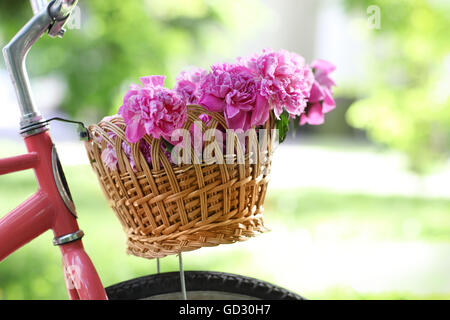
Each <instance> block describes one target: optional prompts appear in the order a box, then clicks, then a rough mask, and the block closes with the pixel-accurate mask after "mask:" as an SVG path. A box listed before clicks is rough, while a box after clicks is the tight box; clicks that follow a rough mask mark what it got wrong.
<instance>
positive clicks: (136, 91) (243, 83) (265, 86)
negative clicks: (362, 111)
mask: <svg viewBox="0 0 450 320" xmlns="http://www.w3.org/2000/svg"><path fill="white" fill-rule="evenodd" d="M334 69H335V66H334V65H333V64H331V63H329V62H327V61H324V60H316V61H314V62H313V63H312V64H311V65H308V64H306V63H305V60H304V58H303V57H301V56H300V55H298V54H296V53H292V52H288V51H286V50H279V51H274V50H271V49H266V50H263V51H262V52H261V53H258V54H254V55H252V56H249V57H245V58H238V59H236V61H235V62H234V63H217V64H214V65H213V66H211V71H209V72H208V71H206V70H203V69H201V68H193V69H191V70H187V71H182V72H181V73H180V74H179V75H178V77H177V78H176V84H175V86H174V88H173V89H168V88H166V87H164V80H165V77H164V76H159V75H158V76H147V77H142V78H140V80H141V83H142V85H135V84H133V85H131V86H130V89H129V91H128V92H127V93H126V94H125V97H124V99H123V105H122V106H121V107H120V108H119V111H118V114H117V115H115V116H120V117H122V118H123V120H124V122H125V124H126V130H125V135H126V138H127V140H128V142H130V143H139V149H140V151H141V153H142V154H143V155H144V156H145V158H146V160H147V162H148V163H149V164H150V163H151V157H150V155H151V152H150V145H149V144H148V142H147V141H146V140H145V139H143V137H144V136H145V135H149V136H151V137H153V138H155V139H160V140H161V146H162V150H163V151H164V152H166V153H170V150H171V149H172V148H173V146H174V145H175V143H176V142H175V141H174V139H173V133H174V131H176V130H177V129H180V128H181V127H182V126H183V124H184V123H185V121H186V119H187V105H200V106H202V107H204V108H205V109H206V110H208V111H211V112H218V113H221V114H222V115H223V116H224V119H225V121H226V125H227V127H228V129H232V130H236V131H239V130H243V131H247V130H249V129H252V128H260V127H261V126H263V125H264V124H265V123H266V122H267V121H268V119H269V117H270V115H271V113H273V116H274V117H275V119H276V120H275V121H276V127H277V129H278V130H279V133H278V134H279V138H280V142H282V140H284V137H285V136H286V132H287V130H288V128H289V126H288V123H289V121H290V120H293V121H298V122H299V124H300V125H304V124H310V125H319V124H322V123H323V122H324V114H325V113H327V112H329V111H331V110H333V109H334V108H335V102H334V99H333V91H332V87H333V86H335V85H336V84H335V82H334V81H333V79H332V78H331V77H330V74H331V72H333V71H334ZM113 117H114V116H113ZM209 120H210V119H209V117H208V115H206V114H203V115H201V116H200V117H199V121H202V122H204V123H206V124H207V123H208V121H209ZM122 149H123V150H124V152H125V153H126V155H127V157H128V158H129V159H130V163H131V164H133V159H132V154H131V148H130V145H129V144H127V143H125V142H123V145H122ZM102 160H103V162H104V163H105V164H106V166H107V167H108V168H109V169H111V170H116V169H117V155H116V154H115V150H114V148H113V146H109V145H108V147H107V148H106V149H104V150H103V151H102Z"/></svg>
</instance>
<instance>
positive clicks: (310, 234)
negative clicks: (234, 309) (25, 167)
mask: <svg viewBox="0 0 450 320" xmlns="http://www.w3.org/2000/svg"><path fill="white" fill-rule="evenodd" d="M80 8H81V9H80V11H79V12H78V15H77V16H76V17H75V18H76V19H74V20H72V22H71V30H68V32H67V33H66V35H65V36H64V38H63V39H50V38H48V37H43V38H42V39H41V40H40V41H39V42H38V43H37V44H36V46H35V47H34V48H33V50H32V52H31V53H30V55H29V59H28V67H29V74H30V76H31V79H32V86H33V89H35V93H36V96H37V101H38V105H39V106H40V107H41V109H42V110H43V113H44V115H46V116H48V117H50V116H51V115H54V114H58V115H60V114H62V115H65V116H66V117H73V118H76V119H80V120H82V121H85V122H86V123H91V122H95V121H97V120H99V119H100V118H102V117H103V116H105V115H107V114H112V113H114V112H116V111H117V108H118V107H119V106H120V101H121V97H122V96H123V94H124V92H125V91H126V88H127V86H128V85H129V84H130V83H132V82H137V81H138V80H137V79H138V78H139V77H140V76H143V75H148V74H165V75H167V77H168V80H167V84H168V86H169V87H171V86H172V85H173V83H174V79H175V76H176V74H177V73H178V72H179V71H180V70H181V69H182V68H183V67H184V66H189V65H198V66H201V67H205V68H207V67H208V66H209V65H210V64H211V63H213V62H216V61H224V60H225V61H229V60H231V59H233V58H234V57H236V56H239V55H246V54H249V53H251V52H254V51H256V50H260V49H262V48H265V47H273V48H276V49H278V48H285V49H288V50H292V51H296V52H298V53H300V54H302V55H303V56H305V58H306V59H307V61H309V62H310V61H312V60H313V59H316V58H322V59H328V60H330V61H332V62H333V63H334V64H336V65H337V70H336V76H335V78H336V81H337V83H338V87H337V88H336V99H337V103H338V107H337V109H336V110H335V111H333V112H332V113H330V114H327V118H326V120H327V122H326V124H325V125H323V126H320V127H302V128H297V127H295V130H294V129H293V130H292V134H291V135H290V137H289V138H288V140H287V141H286V142H285V143H284V144H283V145H282V146H280V147H279V150H277V154H276V158H275V159H274V167H273V174H272V179H273V181H272V183H271V185H270V189H269V194H268V198H267V200H266V205H265V215H266V221H267V225H268V226H269V227H270V228H271V229H272V231H271V232H269V233H267V234H264V235H261V236H259V237H258V238H255V239H252V240H249V241H248V242H245V243H240V244H234V245H229V246H220V247H216V248H207V249H206V248H205V249H201V250H198V251H195V252H191V253H187V254H185V255H184V260H185V268H186V269H187V270H199V269H203V270H216V271H226V272H234V273H239V274H245V275H249V276H253V277H256V278H261V279H264V280H267V281H270V282H274V283H277V284H279V285H281V286H284V287H286V288H288V289H291V290H294V291H296V292H298V293H300V294H302V295H305V296H306V297H308V298H312V299H422V298H424V299H448V298H450V276H449V273H448V270H450V188H449V181H450V164H449V157H448V155H449V145H450V95H449V93H450V87H449V85H450V78H449V76H448V75H449V74H450V50H449V49H450V48H449V45H450V41H448V37H446V32H447V31H448V30H450V19H449V18H448V17H449V16H450V4H449V2H448V1H445V0H442V1H439V0H433V1H430V0H399V1H394V0H391V1H388V0H384V1H383V0H373V1H372V0H367V1H365V0H362V1H359V0H342V1H338V0H320V1H317V0H299V1H297V0H283V1H269V0H267V1H264V0H260V1H258V0H247V1H226V2H225V1H218V0H216V1H214V0H209V1H207V0H191V1H177V0H170V1H167V0H166V1H163V0H153V1H150V0H135V1H128V2H126V3H124V2H123V1H118V0H109V1H82V0H80ZM30 15H31V9H30V7H29V4H28V2H27V1H13V0H4V1H2V2H1V3H0V45H2V46H3V45H5V44H6V43H7V41H8V39H10V38H11V37H12V36H13V35H14V33H15V32H16V31H17V30H18V29H19V28H20V27H21V26H22V25H23V24H24V22H25V21H26V20H27V19H28V18H29V17H30ZM0 99H1V100H0V101H1V104H2V108H3V110H4V115H3V117H2V119H0V135H1V137H2V139H1V140H0V146H1V148H0V155H1V156H11V155H15V154H18V153H21V152H24V151H25V150H24V147H23V146H22V145H21V144H20V139H19V137H18V135H17V133H16V132H17V124H18V113H17V112H16V111H15V109H14V104H15V100H14V94H13V92H12V90H11V86H10V84H8V78H7V75H6V72H5V70H4V65H3V64H2V63H0ZM52 132H54V136H55V140H56V142H57V145H58V147H59V153H60V155H61V158H62V162H63V164H64V165H65V168H66V175H67V178H68V180H69V183H70V186H71V189H72V193H73V195H74V199H75V203H76V206H77V209H78V212H79V217H80V218H79V223H80V226H81V228H82V229H83V230H84V231H85V233H86V234H87V236H86V237H85V240H84V243H85V247H86V249H87V251H88V253H89V254H90V256H91V258H92V260H93V262H94V264H95V265H96V267H97V268H98V271H99V274H100V276H101V278H102V280H103V282H104V284H105V285H111V284H113V283H116V282H118V281H123V280H127V279H129V278H133V277H137V276H142V275H146V274H149V273H154V272H155V271H156V266H155V262H154V261H148V260H145V259H142V258H136V257H132V256H126V255H125V253H124V252H125V241H124V240H125V239H124V236H119V235H122V231H121V228H120V224H119V222H118V221H117V220H116V219H115V217H114V215H113V213H112V211H111V210H110V209H109V208H108V206H107V204H106V200H105V199H104V198H103V194H102V193H101V190H100V188H99V186H98V183H97V180H96V177H95V175H94V173H93V172H92V170H91V169H90V167H89V166H88V165H87V160H86V158H85V155H84V150H83V147H82V145H81V143H78V142H76V135H75V133H73V132H72V131H71V130H70V128H67V127H66V126H62V125H54V126H52ZM35 189H36V185H35V182H34V178H33V173H32V172H24V173H16V174H12V175H8V176H2V177H0V209H1V210H0V217H1V216H3V215H4V214H6V213H7V212H8V210H11V209H12V208H14V207H15V206H16V205H17V204H19V203H20V202H21V201H23V199H25V197H27V196H29V195H30V194H32V193H33V191H34V190H35ZM51 239H52V235H51V233H50V232H47V233H46V234H44V235H42V236H41V237H40V238H38V239H37V240H36V241H33V242H32V243H30V244H28V245H27V246H25V247H24V248H23V249H21V250H20V251H18V252H17V253H14V254H13V255H11V256H10V257H8V258H7V259H6V260H5V261H3V262H2V263H0V298H3V299H55V298H56V299H66V298H67V295H66V293H65V289H64V285H63V279H62V272H61V262H60V256H59V252H58V249H57V248H55V247H53V246H52V245H51ZM0 245H1V244H0ZM176 269H177V260H176V258H175V257H168V258H165V259H163V260H162V270H163V271H173V270H176Z"/></svg>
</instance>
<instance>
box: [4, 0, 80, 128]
mask: <svg viewBox="0 0 450 320" xmlns="http://www.w3.org/2000/svg"><path fill="white" fill-rule="evenodd" d="M30 2H31V6H32V8H33V12H34V13H35V15H34V16H33V17H32V18H31V19H30V21H28V22H27V23H26V24H25V26H24V27H23V28H22V29H20V31H19V32H18V33H17V34H16V35H15V36H14V37H13V38H12V40H11V41H10V42H9V43H8V44H7V45H6V46H5V47H4V48H3V56H4V58H5V64H6V68H7V69H8V72H9V74H10V76H11V80H12V83H13V86H14V89H15V91H16V95H17V100H18V102H19V108H20V113H21V119H20V126H21V128H24V127H30V126H31V125H34V124H37V125H38V124H39V123H42V122H43V121H42V120H43V118H42V116H41V114H40V113H39V111H38V110H37V109H36V108H35V104H34V99H33V95H32V92H31V88H30V82H29V78H28V74H27V70H26V66H25V60H26V56H27V53H28V51H29V50H30V48H31V47H32V45H33V44H34V43H35V42H36V41H37V40H38V39H39V38H40V37H41V36H42V35H43V34H44V33H45V32H47V31H48V34H49V35H50V36H53V37H55V36H59V37H62V35H63V34H64V28H63V27H64V24H65V23H66V21H67V19H68V18H69V16H70V13H71V11H72V10H73V9H74V8H75V6H76V4H77V2H78V0H54V1H52V2H50V3H47V1H46V0H30ZM42 128H43V129H42V130H45V127H44V126H43V127H42ZM37 129H38V128H37ZM34 133H37V132H36V131H35V132H34Z"/></svg>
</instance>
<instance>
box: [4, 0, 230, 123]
mask: <svg viewBox="0 0 450 320" xmlns="http://www.w3.org/2000/svg"><path fill="white" fill-rule="evenodd" d="M220 5H221V4H220V3H219V2H218V1H206V0H193V1H189V2H186V1H160V0H154V1H150V0H140V1H136V0H135V1H125V2H124V1H122V0H108V1H79V6H80V7H81V10H80V12H81V14H80V18H81V24H80V25H81V29H80V30H69V31H70V32H66V35H65V36H64V38H63V39H51V38H50V37H43V38H42V39H40V41H38V42H37V43H36V45H35V47H34V48H33V49H32V51H31V53H30V55H29V58H28V60H29V62H28V66H29V74H30V75H32V76H39V75H44V74H47V73H48V72H55V73H59V74H61V75H62V76H63V78H64V79H65V81H67V86H68V88H70V90H68V92H67V94H66V97H65V99H64V101H63V103H62V106H61V107H62V109H63V110H64V111H66V112H68V113H69V114H71V115H78V116H80V113H83V114H86V113H87V114H88V115H90V116H94V117H97V118H98V117H101V116H103V115H105V114H106V113H111V112H115V111H117V108H118V107H119V106H120V99H121V96H122V95H123V89H124V88H123V85H128V84H129V83H132V82H134V83H136V82H138V78H139V77H140V76H143V75H148V74H168V73H169V72H168V70H169V66H170V65H171V63H173V61H176V60H177V59H179V58H180V57H186V56H198V57H199V59H201V56H202V55H201V53H202V52H203V51H205V47H206V46H207V45H208V46H209V45H210V42H213V41H215V40H214V38H219V37H217V35H218V33H220V32H221V26H222V25H223V24H224V23H225V22H226V17H227V16H230V12H229V11H223V10H221V7H220ZM235 7H236V6H235ZM31 15H32V12H31V7H30V5H29V2H28V1H26V0H20V1H17V0H2V1H1V2H0V45H2V46H3V45H5V44H6V42H7V41H8V40H9V39H10V38H12V36H13V35H14V34H15V33H16V32H17V31H18V30H19V28H20V27H21V26H22V25H23V24H24V23H25V21H26V20H27V19H29V18H30V17H31ZM211 30H213V31H212V32H213V33H215V34H214V35H215V37H214V36H211V34H210V33H211ZM205 33H207V34H208V36H207V37H206V36H205ZM0 60H1V61H2V62H1V63H3V59H0ZM173 78H174V77H173V76H172V77H169V79H168V85H169V86H170V85H171V84H173Z"/></svg>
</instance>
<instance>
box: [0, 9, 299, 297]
mask: <svg viewBox="0 0 450 320" xmlns="http://www.w3.org/2000/svg"><path fill="white" fill-rule="evenodd" d="M30 2H31V5H32V8H33V12H34V16H33V18H32V19H31V20H30V21H29V22H28V23H27V24H26V25H25V26H24V27H23V28H22V29H21V30H20V31H19V32H18V33H17V34H16V35H15V36H14V38H13V39H12V40H11V41H10V42H9V43H8V44H7V45H6V46H5V48H4V49H3V55H4V58H5V62H6V66H7V69H8V71H9V73H10V75H11V78H12V82H13V85H14V87H15V90H16V95H17V99H18V104H19V108H20V112H21V120H20V133H21V135H22V136H23V138H24V142H25V145H26V147H27V150H28V153H26V154H23V155H18V156H13V157H9V158H4V159H0V174H1V175H3V174H8V173H12V172H17V171H23V170H29V169H33V170H34V172H35V176H36V179H37V181H38V186H39V188H38V190H37V191H36V193H35V194H34V195H32V196H31V197H30V198H28V199H27V200H25V201H24V202H23V203H22V204H21V205H19V206H18V207H17V208H15V209H14V210H12V211H11V212H10V213H8V214H7V215H6V216H4V217H3V218H2V219H0V244H1V245H0V262H1V261H2V260H3V259H5V258H6V257H7V256H9V255H10V254H11V253H13V252H14V251H16V250H18V249H19V248H20V247H22V246H23V245H25V244H26V243H28V242H29V241H32V240H33V239H34V238H36V237H38V236H39V235H40V234H42V233H43V232H45V231H47V230H49V229H52V230H53V233H54V239H53V244H54V245H56V246H59V248H60V251H61V255H62V264H63V269H64V278H65V281H66V287H67V292H68V295H69V298H70V299H180V298H184V299H186V298H189V299H209V300H212V299H303V298H302V297H300V296H299V295H297V294H295V293H292V292H289V291H287V290H285V289H283V288H280V287H278V286H275V285H272V284H270V283H267V282H264V281H261V280H257V279H253V278H248V277H244V276H240V275H234V274H227V273H220V272H206V271H187V272H184V270H183V264H182V260H181V259H182V258H181V254H180V256H179V259H180V260H179V261H180V272H179V273H178V272H170V273H159V271H158V273H157V274H155V275H150V276H146V277H140V278H136V279H132V280H128V281H124V282H121V283H118V284H116V285H113V286H110V287H108V288H104V287H103V285H102V283H101V280H100V278H99V276H98V274H97V271H96V269H95V267H94V265H93V263H92V261H91V260H90V258H89V256H88V255H87V253H86V252H85V250H84V247H83V244H82V240H81V239H82V237H83V236H84V233H83V231H81V230H80V229H79V226H78V223H77V213H76V210H75V205H74V203H73V200H72V196H71V193H70V190H69V186H68V184H67V181H66V178H65V175H64V171H63V168H62V165H61V163H60V161H59V157H58V153H57V151H56V147H55V145H54V144H53V142H52V139H51V136H50V133H49V122H50V121H52V120H63V121H68V122H75V123H78V124H81V123H79V122H76V121H71V120H65V119H60V118H53V119H49V120H46V119H44V117H43V116H42V115H41V113H40V112H39V111H38V110H37V109H36V107H35V104H34V101H33V97H32V92H31V88H30V85H29V79H28V75H27V72H26V68H25V59H26V55H27V53H28V51H29V50H30V48H31V47H32V45H33V44H34V43H35V42H36V41H37V40H38V39H39V38H40V37H41V36H42V35H43V34H45V33H48V35H50V36H51V37H62V36H63V35H64V28H63V27H64V24H65V23H66V22H67V20H68V18H69V16H70V14H71V12H72V10H73V9H74V8H75V7H76V5H77V0H53V1H51V2H50V3H47V1H44V0H30ZM81 125H82V124H81ZM81 129H82V130H80V138H82V139H86V138H88V137H89V132H88V131H87V130H86V128H84V126H83V125H82V126H81ZM158 266H159V261H158Z"/></svg>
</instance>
